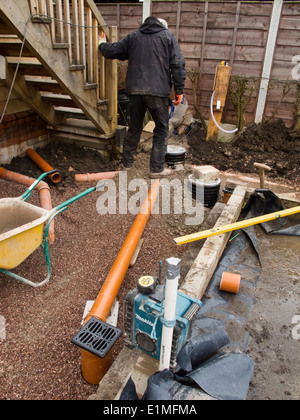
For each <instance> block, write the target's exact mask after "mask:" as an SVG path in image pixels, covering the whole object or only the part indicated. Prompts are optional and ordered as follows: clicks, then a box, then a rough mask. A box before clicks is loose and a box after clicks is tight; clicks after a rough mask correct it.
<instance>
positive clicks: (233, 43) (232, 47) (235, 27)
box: [229, 1, 241, 67]
mask: <svg viewBox="0 0 300 420" xmlns="http://www.w3.org/2000/svg"><path fill="white" fill-rule="evenodd" d="M240 13H241V2H240V1H238V2H237V5H236V15H235V24H234V30H233V37H232V45H231V53H230V60H229V65H230V67H232V65H233V62H234V55H235V48H236V40H237V32H238V27H239V21H240Z"/></svg>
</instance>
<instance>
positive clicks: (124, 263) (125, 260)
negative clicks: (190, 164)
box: [81, 179, 160, 384]
mask: <svg viewBox="0 0 300 420" xmlns="http://www.w3.org/2000/svg"><path fill="white" fill-rule="evenodd" d="M159 183H160V181H159V179H157V180H156V181H155V182H154V183H153V185H152V187H151V189H150V191H149V192H148V196H147V198H146V199H145V201H144V203H143V205H142V207H141V209H140V211H139V213H138V215H137V216H136V219H135V221H134V223H133V225H132V226H131V229H130V231H129V233H128V235H127V238H126V239H125V242H124V243H123V246H122V248H121V250H120V251H119V254H118V255H117V258H116V259H115V262H114V264H113V266H112V267H111V270H110V272H109V274H108V276H107V277H106V280H105V282H104V284H103V286H102V288H101V290H100V292H99V294H98V296H97V298H96V300H95V303H94V305H93V306H92V309H91V310H90V312H89V313H88V315H87V316H86V318H85V320H84V322H85V323H86V322H88V321H89V320H90V319H91V318H92V317H95V318H98V319H100V320H101V321H104V322H106V319H107V317H108V315H109V313H110V310H111V308H112V305H113V303H114V300H115V299H116V296H117V294H118V291H119V289H120V286H121V284H122V281H123V278H124V277H125V274H126V272H127V269H128V267H129V264H130V261H131V259H132V256H133V254H134V251H135V249H136V247H137V245H138V243H139V240H140V239H141V236H142V234H143V232H144V229H145V227H146V224H147V221H148V219H149V217H150V214H151V211H152V209H153V207H154V204H155V202H156V199H157V195H158V189H159ZM112 355H113V349H111V350H110V351H109V352H108V354H107V355H106V356H105V357H104V358H103V359H101V358H99V357H98V356H95V355H94V354H92V353H90V352H88V351H86V350H83V349H81V360H82V374H83V377H84V379H85V380H86V381H87V382H88V383H91V384H98V383H99V382H100V381H101V379H102V378H103V376H104V375H105V373H106V372H107V371H108V369H109V367H110V365H111V364H112Z"/></svg>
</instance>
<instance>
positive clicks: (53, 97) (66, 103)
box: [41, 92, 78, 108]
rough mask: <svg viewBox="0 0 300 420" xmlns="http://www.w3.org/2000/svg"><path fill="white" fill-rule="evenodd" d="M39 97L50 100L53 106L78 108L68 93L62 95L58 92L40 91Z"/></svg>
mask: <svg viewBox="0 0 300 420" xmlns="http://www.w3.org/2000/svg"><path fill="white" fill-rule="evenodd" d="M41 98H42V99H43V100H44V101H48V102H51V103H52V104H53V105H54V106H57V107H60V106H62V107H69V108H78V107H77V106H76V104H75V103H74V101H73V99H72V98H71V96H69V95H62V94H59V93H52V92H47V93H41Z"/></svg>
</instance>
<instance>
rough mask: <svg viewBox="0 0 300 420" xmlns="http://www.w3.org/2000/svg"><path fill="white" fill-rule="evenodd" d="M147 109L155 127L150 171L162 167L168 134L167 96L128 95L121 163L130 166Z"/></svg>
mask: <svg viewBox="0 0 300 420" xmlns="http://www.w3.org/2000/svg"><path fill="white" fill-rule="evenodd" d="M147 109H148V110H149V111H150V113H151V115H152V118H153V121H154V122H155V129H154V131H153V144H152V150H151V157H150V172H161V171H163V169H164V163H165V155H166V152H167V144H168V134H169V98H161V97H158V96H150V95H132V96H130V97H129V117H130V122H129V129H128V131H127V134H126V137H125V139H124V144H123V154H122V163H123V165H124V166H125V167H131V166H132V165H133V162H134V156H135V153H136V149H137V147H138V144H139V141H140V136H141V133H142V131H143V122H144V117H145V113H146V110H147Z"/></svg>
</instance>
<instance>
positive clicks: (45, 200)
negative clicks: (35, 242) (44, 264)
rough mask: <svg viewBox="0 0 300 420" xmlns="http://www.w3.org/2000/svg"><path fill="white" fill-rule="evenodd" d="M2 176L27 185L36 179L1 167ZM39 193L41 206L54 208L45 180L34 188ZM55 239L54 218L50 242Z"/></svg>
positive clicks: (48, 208) (0, 174) (0, 175)
mask: <svg viewBox="0 0 300 420" xmlns="http://www.w3.org/2000/svg"><path fill="white" fill-rule="evenodd" d="M0 178H2V179H5V180H6V181H10V182H15V183H16V184H21V185H25V186H26V187H30V186H31V185H32V184H33V183H34V182H35V181H36V180H35V179H34V178H30V177H28V176H26V175H21V174H18V173H16V172H12V171H9V170H7V169H4V168H1V167H0ZM34 189H35V190H37V191H38V193H39V198H40V203H41V207H42V208H43V209H45V210H48V211H50V210H52V202H51V194H50V188H49V185H48V184H47V183H46V182H44V181H40V182H39V183H38V184H37V185H36V186H35V188H34ZM54 240H55V234H54V220H52V222H51V224H50V227H49V242H50V244H53V242H54Z"/></svg>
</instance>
